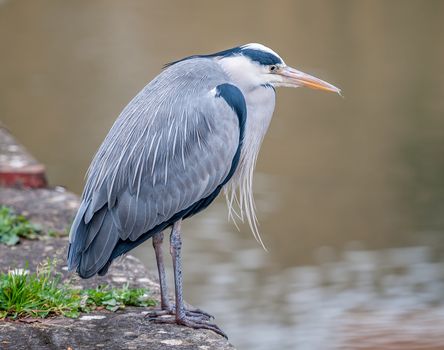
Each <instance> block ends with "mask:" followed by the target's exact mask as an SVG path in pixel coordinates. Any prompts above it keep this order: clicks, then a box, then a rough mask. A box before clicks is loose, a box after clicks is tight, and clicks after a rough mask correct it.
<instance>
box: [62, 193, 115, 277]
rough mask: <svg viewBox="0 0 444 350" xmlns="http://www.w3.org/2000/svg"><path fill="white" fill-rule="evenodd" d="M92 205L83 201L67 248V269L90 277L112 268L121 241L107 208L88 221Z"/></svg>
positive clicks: (97, 212) (81, 275)
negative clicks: (114, 252)
mask: <svg viewBox="0 0 444 350" xmlns="http://www.w3.org/2000/svg"><path fill="white" fill-rule="evenodd" d="M88 207H89V202H85V201H83V202H82V203H81V205H80V208H79V210H78V212H77V216H76V218H75V219H74V222H73V224H72V227H71V232H70V235H69V247H68V258H67V261H68V269H69V270H70V271H72V270H77V273H78V274H79V275H80V277H82V278H90V277H92V276H94V275H95V274H96V273H97V272H98V271H99V270H101V269H103V268H104V267H105V266H107V265H109V263H110V262H111V260H112V259H111V254H112V252H113V250H114V247H115V246H116V244H117V242H118V240H119V233H118V230H117V228H116V226H115V224H114V222H113V219H112V216H111V213H110V212H109V211H108V208H107V206H106V205H105V206H104V207H102V208H101V209H100V210H98V211H96V212H95V213H94V215H93V216H92V217H91V218H90V220H89V221H87V222H85V221H86V220H85V215H86V213H87V212H88Z"/></svg>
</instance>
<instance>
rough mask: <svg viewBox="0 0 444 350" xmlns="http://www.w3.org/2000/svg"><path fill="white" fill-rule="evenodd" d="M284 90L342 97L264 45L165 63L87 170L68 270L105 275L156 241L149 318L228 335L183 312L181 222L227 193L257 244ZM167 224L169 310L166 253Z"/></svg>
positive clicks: (198, 316)
mask: <svg viewBox="0 0 444 350" xmlns="http://www.w3.org/2000/svg"><path fill="white" fill-rule="evenodd" d="M281 86H284V87H301V86H305V87H309V88H314V89H320V90H325V91H331V92H336V93H340V90H339V89H338V88H336V87H335V86H333V85H331V84H329V83H327V82H325V81H322V80H320V79H318V78H315V77H313V76H311V75H308V74H305V73H303V72H300V71H298V70H296V69H294V68H291V67H289V66H287V65H286V64H285V63H284V61H283V59H282V58H281V57H280V56H279V55H278V54H277V53H276V52H274V51H273V50H271V49H270V48H268V47H265V46H263V45H261V44H247V45H243V46H238V47H235V48H232V49H228V50H224V51H221V52H217V53H214V54H208V55H194V56H190V57H186V58H183V59H181V60H178V61H175V62H173V63H170V64H168V65H166V67H165V69H164V70H163V71H162V72H161V73H160V74H159V75H158V76H157V77H155V78H154V79H153V80H152V81H151V82H150V83H149V84H148V85H146V86H145V87H144V88H143V89H142V90H141V91H140V92H139V93H138V94H137V95H136V96H135V97H134V98H133V99H132V101H131V102H130V103H129V104H128V105H127V106H126V107H125V108H124V109H123V111H122V112H121V114H120V116H119V117H118V118H117V120H116V122H115V123H114V125H113V126H112V128H111V130H110V132H109V133H108V135H107V136H106V138H105V140H104V142H103V143H102V145H101V146H100V148H99V150H98V151H97V153H96V155H95V157H94V159H93V161H92V163H91V165H90V167H89V169H88V173H87V180H86V185H85V189H84V191H83V194H82V201H81V204H80V208H79V209H78V212H77V215H76V217H75V219H74V222H73V225H72V228H71V232H70V237H69V249H68V267H69V269H70V270H76V271H77V273H78V274H79V275H80V276H81V277H83V278H89V277H92V276H94V275H95V274H99V275H104V274H105V273H106V272H107V270H108V268H109V266H110V264H111V262H112V261H113V260H114V259H116V258H117V257H119V256H121V255H122V254H125V253H127V252H129V251H130V250H131V249H133V248H135V247H137V246H138V245H140V244H141V243H143V242H144V241H146V240H147V239H149V238H153V246H154V250H155V254H156V260H157V267H158V272H159V282H160V291H161V305H160V310H158V311H157V312H154V313H153V314H152V317H153V318H154V319H155V320H156V321H158V322H171V323H177V324H180V325H185V326H189V327H193V328H206V329H211V330H213V331H215V332H217V333H219V334H222V335H224V333H223V332H222V331H221V330H220V329H219V328H218V327H217V326H216V325H215V324H213V323H210V317H209V315H208V314H206V313H205V312H203V311H201V310H198V309H196V310H189V309H186V308H185V306H184V301H183V294H182V267H181V246H182V238H181V236H182V230H181V223H182V220H184V219H186V218H188V217H191V216H193V215H194V214H197V213H198V212H200V211H202V210H203V209H205V208H206V207H207V206H208V205H210V204H211V202H212V201H213V200H214V199H215V198H216V196H217V195H218V194H219V193H220V192H221V191H222V190H224V192H225V195H226V198H227V203H228V206H229V211H230V213H231V214H232V213H233V211H234V209H233V207H234V206H236V208H237V210H238V211H239V215H240V216H241V217H242V218H246V220H247V222H248V224H249V225H250V227H251V230H252V232H253V233H254V236H255V237H256V239H257V240H258V241H259V242H260V243H262V241H261V240H260V236H259V233H258V230H257V220H256V214H255V210H254V209H255V207H254V202H253V194H252V178H253V170H254V167H255V163H256V159H257V156H258V152H259V149H260V146H261V143H262V140H263V138H264V135H265V133H266V131H267V129H268V126H269V123H270V121H271V118H272V114H273V111H274V107H275V88H277V87H281ZM169 227H171V228H172V230H171V234H170V252H171V255H172V259H173V271H174V282H175V305H172V304H171V303H170V301H169V298H168V290H167V282H166V275H165V268H164V264H163V253H162V242H163V233H162V232H163V231H164V230H165V229H167V228H169ZM159 315H168V316H166V317H157V316H159Z"/></svg>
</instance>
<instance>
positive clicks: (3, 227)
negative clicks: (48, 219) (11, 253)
mask: <svg viewBox="0 0 444 350" xmlns="http://www.w3.org/2000/svg"><path fill="white" fill-rule="evenodd" d="M41 232H42V231H41V229H40V228H39V227H38V226H36V225H33V224H31V223H30V222H29V221H28V220H27V219H26V218H25V217H24V216H22V215H16V214H14V213H13V211H12V210H11V209H10V208H8V207H5V206H0V243H3V244H6V245H15V244H17V243H18V242H19V241H20V238H26V239H37V238H38V237H39V235H40V234H41Z"/></svg>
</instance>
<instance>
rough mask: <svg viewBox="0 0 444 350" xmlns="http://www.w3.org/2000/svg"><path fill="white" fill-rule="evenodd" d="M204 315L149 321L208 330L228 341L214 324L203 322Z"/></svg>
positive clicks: (151, 319) (160, 318)
mask: <svg viewBox="0 0 444 350" xmlns="http://www.w3.org/2000/svg"><path fill="white" fill-rule="evenodd" d="M203 317H204V315H202V314H201V317H193V316H188V315H187V316H184V317H181V318H179V319H176V317H173V316H171V317H159V318H150V321H152V322H154V323H167V324H178V325H182V326H186V327H190V328H193V329H209V330H210V331H213V332H215V333H217V334H219V335H221V336H223V337H224V338H226V339H228V336H227V335H226V334H225V333H224V331H222V330H221V329H220V328H219V327H218V326H217V325H216V324H214V323H210V322H208V321H207V320H205V319H204V318H203Z"/></svg>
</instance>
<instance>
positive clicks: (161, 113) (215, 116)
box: [68, 87, 243, 277]
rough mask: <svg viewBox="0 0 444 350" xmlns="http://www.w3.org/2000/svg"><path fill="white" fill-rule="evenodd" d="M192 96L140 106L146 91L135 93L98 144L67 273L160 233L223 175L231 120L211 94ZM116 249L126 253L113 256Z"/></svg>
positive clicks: (231, 112)
mask: <svg viewBox="0 0 444 350" xmlns="http://www.w3.org/2000/svg"><path fill="white" fill-rule="evenodd" d="M236 90H237V88H236ZM195 92H196V93H195V94H193V95H192V96H191V95H188V96H184V97H183V98H180V97H175V98H174V99H173V100H171V101H167V100H164V101H165V102H164V103H161V104H160V105H154V104H153V105H149V104H148V105H147V104H146V102H145V101H146V100H147V97H149V96H146V95H145V94H152V92H151V91H149V90H148V91H142V92H141V93H140V94H139V95H140V96H138V97H136V98H135V100H133V101H132V102H131V103H130V105H128V107H127V108H126V109H125V110H124V112H123V113H126V114H125V115H124V117H120V118H119V119H118V120H117V122H116V124H115V125H114V126H113V128H112V130H111V131H110V134H109V135H108V136H107V138H106V139H105V141H104V144H103V145H102V146H101V148H100V149H99V151H98V153H97V155H96V157H95V159H94V161H93V163H92V165H91V168H90V171H89V176H88V180H87V186H86V188H85V192H84V195H83V201H82V205H81V208H80V209H79V212H78V214H77V217H76V219H75V221H74V224H73V227H72V230H71V234H70V249H69V254H68V262H69V267H70V269H73V268H75V267H77V270H78V272H79V274H80V275H81V276H82V277H90V276H92V275H94V274H95V273H97V271H99V270H100V269H102V268H103V267H104V266H105V265H109V263H110V262H111V260H112V259H113V258H114V257H115V256H116V255H120V254H122V253H125V252H126V251H127V250H129V249H131V248H132V247H134V246H135V244H132V243H131V242H136V243H137V244H138V242H139V241H140V239H141V237H142V236H143V235H146V234H147V233H149V232H151V234H153V230H155V229H156V228H158V229H159V230H161V229H163V228H164V226H165V224H169V223H170V222H169V221H170V220H171V219H172V218H174V217H175V216H177V215H178V213H185V212H186V211H187V208H192V207H193V205H195V203H198V202H199V201H202V200H203V199H206V198H208V197H209V196H210V195H211V194H212V193H214V192H215V190H216V189H218V187H220V185H221V184H222V183H223V182H224V180H226V178H227V176H229V174H230V171H231V170H232V167H233V161H234V159H235V157H236V154H237V153H238V151H239V149H240V127H239V116H238V113H236V111H235V109H234V108H232V106H230V105H229V104H227V101H226V100H225V99H222V98H218V96H217V95H216V89H214V88H213V89H210V87H204V88H201V89H200V91H196V90H195ZM237 92H238V93H239V94H241V93H240V91H239V90H237ZM171 95H173V94H171ZM152 98H153V96H151V99H152ZM151 99H149V100H151ZM242 100H243V96H242ZM186 214H187V215H189V214H190V213H186ZM191 214H192V213H191ZM179 215H180V214H179ZM154 233H155V232H154ZM145 238H147V237H145ZM119 244H123V245H126V246H127V247H129V248H126V246H125V247H123V246H122V247H120V250H118V251H117V253H116V249H118V248H119V247H117V246H118V245H119ZM137 244H136V245H137ZM116 247H117V248H116Z"/></svg>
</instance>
